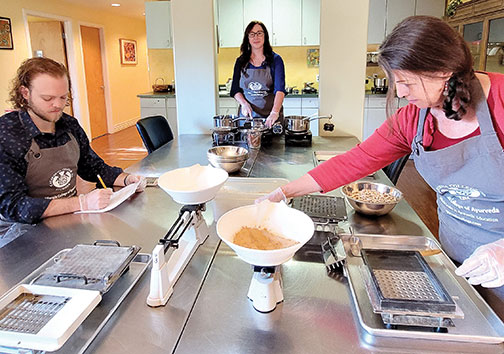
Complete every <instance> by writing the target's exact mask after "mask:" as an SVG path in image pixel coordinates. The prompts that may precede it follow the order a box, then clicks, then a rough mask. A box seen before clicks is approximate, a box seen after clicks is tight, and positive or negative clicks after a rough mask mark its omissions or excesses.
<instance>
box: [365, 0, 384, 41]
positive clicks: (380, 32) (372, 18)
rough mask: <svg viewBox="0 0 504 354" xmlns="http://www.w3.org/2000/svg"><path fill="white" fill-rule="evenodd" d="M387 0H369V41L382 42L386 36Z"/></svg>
mask: <svg viewBox="0 0 504 354" xmlns="http://www.w3.org/2000/svg"><path fill="white" fill-rule="evenodd" d="M386 15H387V0H369V19H368V41H367V42H368V43H369V44H373V43H381V42H383V39H384V38H385V19H386Z"/></svg>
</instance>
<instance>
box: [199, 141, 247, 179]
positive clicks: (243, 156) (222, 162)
mask: <svg viewBox="0 0 504 354" xmlns="http://www.w3.org/2000/svg"><path fill="white" fill-rule="evenodd" d="M207 158H208V161H209V162H210V163H211V164H212V166H214V167H218V168H222V169H223V170H225V171H227V172H228V173H232V172H236V171H238V170H240V169H241V168H242V167H243V165H244V164H245V162H247V159H248V150H247V149H245V148H242V147H239V146H216V147H213V148H211V149H208V152H207Z"/></svg>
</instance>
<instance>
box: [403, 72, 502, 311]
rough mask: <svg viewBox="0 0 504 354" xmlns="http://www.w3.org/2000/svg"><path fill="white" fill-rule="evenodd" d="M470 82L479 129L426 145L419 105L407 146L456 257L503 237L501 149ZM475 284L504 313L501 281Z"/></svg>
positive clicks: (479, 91)
mask: <svg viewBox="0 0 504 354" xmlns="http://www.w3.org/2000/svg"><path fill="white" fill-rule="evenodd" d="M471 85H472V87H473V90H472V91H473V92H474V100H475V102H476V116H477V118H478V123H479V126H480V131H481V134H480V135H478V136H474V137H471V138H468V139H465V140H463V141H461V142H459V143H457V144H455V145H452V146H449V147H446V148H444V149H440V150H436V151H425V149H424V147H423V145H422V138H423V132H424V124H425V118H426V116H427V113H428V111H427V110H426V109H422V110H421V111H420V117H419V120H418V128H417V134H416V136H415V139H414V140H413V143H412V146H411V147H412V150H413V160H414V161H415V166H416V168H417V170H418V172H419V173H420V174H421V175H422V177H423V178H424V179H425V181H426V182H427V183H428V184H429V185H430V186H431V187H432V189H434V191H435V192H436V195H437V205H438V216H439V239H440V241H441V245H442V246H443V250H444V251H445V252H446V253H447V254H448V255H449V256H450V257H451V258H452V259H453V260H455V261H456V262H458V263H462V262H463V261H464V260H465V259H467V258H468V257H469V256H470V255H471V254H472V253H473V252H474V250H475V249H476V248H477V247H479V246H481V245H484V244H487V243H491V242H494V241H497V240H499V239H501V238H504V178H503V172H504V151H503V148H502V146H501V144H500V141H499V139H498V137H497V133H496V132H495V129H494V127H493V124H492V118H491V116H490V111H489V110H488V105H487V101H486V98H485V94H484V92H483V89H482V88H481V85H480V83H479V81H478V80H477V79H474V80H473V82H472V83H471ZM478 290H481V291H480V292H481V293H482V295H483V297H485V299H486V300H487V302H488V303H489V304H490V305H491V306H492V307H493V309H494V310H496V312H499V311H502V312H501V313H500V316H501V317H502V318H504V286H501V287H499V288H492V289H486V288H482V287H479V289H478ZM486 293H488V297H487V296H485V295H486ZM490 299H491V300H490Z"/></svg>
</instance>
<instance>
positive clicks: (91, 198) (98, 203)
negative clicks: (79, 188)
mask: <svg viewBox="0 0 504 354" xmlns="http://www.w3.org/2000/svg"><path fill="white" fill-rule="evenodd" d="M112 193H113V191H112V189H110V188H106V189H101V188H100V189H95V190H92V191H91V192H89V193H88V194H80V195H79V205H80V210H81V211H85V210H99V209H103V208H105V207H106V206H107V205H109V204H110V197H111V196H112Z"/></svg>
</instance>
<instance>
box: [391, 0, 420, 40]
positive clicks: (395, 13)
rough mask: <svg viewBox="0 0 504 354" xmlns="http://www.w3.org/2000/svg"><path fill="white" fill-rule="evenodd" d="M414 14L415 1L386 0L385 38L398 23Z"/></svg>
mask: <svg viewBox="0 0 504 354" xmlns="http://www.w3.org/2000/svg"><path fill="white" fill-rule="evenodd" d="M414 14H415V0H387V27H386V28H385V36H388V35H389V34H390V33H391V32H392V30H393V29H394V27H395V26H397V24H398V23H399V22H401V21H402V20H404V19H405V18H406V17H409V16H413V15H414Z"/></svg>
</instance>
